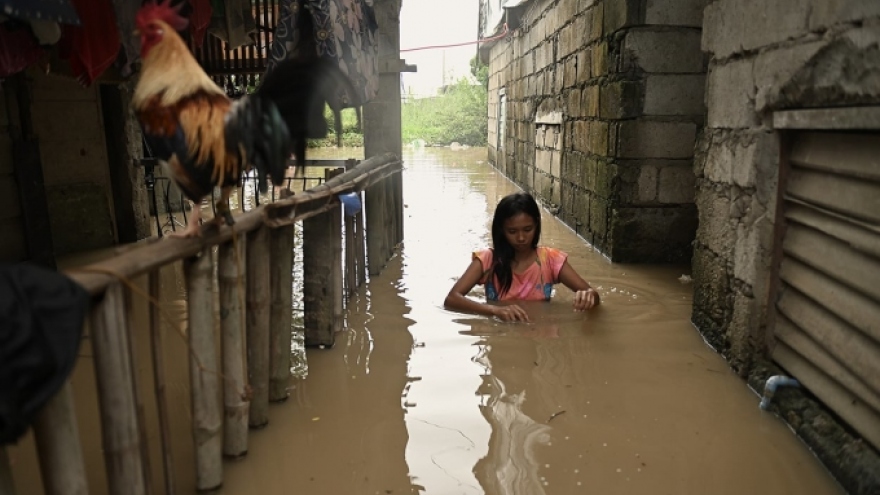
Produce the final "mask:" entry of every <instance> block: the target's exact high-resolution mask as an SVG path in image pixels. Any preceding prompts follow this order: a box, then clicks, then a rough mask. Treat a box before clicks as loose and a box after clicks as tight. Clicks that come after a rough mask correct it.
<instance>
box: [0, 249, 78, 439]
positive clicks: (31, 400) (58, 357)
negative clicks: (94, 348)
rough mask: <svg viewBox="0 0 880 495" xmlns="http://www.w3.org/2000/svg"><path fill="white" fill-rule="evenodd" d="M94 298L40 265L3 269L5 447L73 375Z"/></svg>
mask: <svg viewBox="0 0 880 495" xmlns="http://www.w3.org/2000/svg"><path fill="white" fill-rule="evenodd" d="M88 308H89V294H88V293H87V292H86V291H85V289H83V288H82V287H80V286H79V285H77V284H76V283H74V282H73V281H72V280H70V279H69V278H67V277H66V276H64V275H62V274H60V273H57V272H54V271H51V270H47V269H45V268H41V267H37V266H35V265H28V264H20V265H0V446H2V445H6V444H10V443H14V442H16V441H17V440H18V439H19V438H21V436H22V435H23V434H24V433H25V431H27V428H28V426H29V425H30V424H31V423H32V422H33V420H34V418H35V417H36V415H37V414H38V413H39V412H40V410H41V409H42V408H43V406H44V405H45V404H46V402H47V401H48V400H49V399H51V398H52V397H53V396H54V395H55V394H56V393H57V392H58V390H60V389H61V386H62V385H64V382H65V381H66V380H67V377H68V376H69V375H70V372H71V371H72V370H73V365H74V363H75V362H76V357H77V353H78V352H79V344H80V339H81V337H82V327H83V320H84V318H85V316H86V312H87V311H88Z"/></svg>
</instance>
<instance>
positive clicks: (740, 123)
mask: <svg viewBox="0 0 880 495" xmlns="http://www.w3.org/2000/svg"><path fill="white" fill-rule="evenodd" d="M878 40H880V2H875V1H859V0H779V1H774V2H765V1H762V0H719V1H716V2H714V3H712V4H711V5H709V6H708V7H707V8H706V11H705V26H704V31H703V41H702V46H703V49H704V50H705V51H706V52H707V53H708V54H709V55H710V63H709V76H708V84H707V92H706V101H707V104H708V121H707V126H706V130H705V132H704V133H703V135H702V137H701V138H700V140H699V143H698V145H697V159H696V163H695V170H696V175H697V193H696V200H697V207H698V209H699V229H698V231H697V238H696V242H695V247H694V260H693V271H694V281H695V292H694V310H693V321H694V323H695V324H696V325H697V327H698V328H699V329H700V330H701V331H702V332H703V334H704V335H705V336H706V337H707V338H708V340H709V341H710V343H712V344H713V345H714V346H715V347H716V348H717V349H718V350H719V351H720V352H722V353H723V354H724V355H725V356H726V357H727V358H728V360H729V361H730V362H731V365H732V366H733V367H734V369H735V370H737V371H738V372H740V373H741V374H743V375H747V374H748V373H749V369H750V366H751V364H752V361H753V360H754V359H755V358H757V357H760V356H762V355H763V354H764V351H765V349H766V344H765V325H766V313H767V291H768V284H769V275H770V263H771V260H770V257H771V252H772V249H773V229H774V220H775V212H776V188H777V179H778V175H777V174H778V170H779V153H780V137H779V134H778V133H777V132H776V131H775V130H774V129H773V128H772V112H773V111H774V110H776V109H783V108H787V109H793V108H806V107H825V106H841V105H861V104H869V103H874V104H876V103H878V102H880V47H878Z"/></svg>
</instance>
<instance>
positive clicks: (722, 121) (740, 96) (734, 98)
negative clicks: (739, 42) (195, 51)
mask: <svg viewBox="0 0 880 495" xmlns="http://www.w3.org/2000/svg"><path fill="white" fill-rule="evenodd" d="M753 67H754V60H753V59H752V58H748V59H744V60H737V61H734V62H730V63H727V64H724V65H719V66H716V67H714V68H713V69H712V70H711V71H709V82H708V97H707V99H706V101H707V105H708V107H709V118H708V125H709V127H715V128H728V129H730V128H744V127H755V126H757V125H758V115H757V114H756V113H755V77H754V70H753Z"/></svg>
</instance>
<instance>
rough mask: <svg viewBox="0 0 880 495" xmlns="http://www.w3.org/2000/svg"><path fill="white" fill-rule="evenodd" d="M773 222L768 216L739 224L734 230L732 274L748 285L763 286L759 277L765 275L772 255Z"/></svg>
mask: <svg viewBox="0 0 880 495" xmlns="http://www.w3.org/2000/svg"><path fill="white" fill-rule="evenodd" d="M773 225H774V223H773V220H772V217H770V216H768V215H763V216H761V217H759V218H758V219H757V220H756V221H755V222H754V223H752V224H750V225H749V224H746V223H740V224H738V225H737V228H736V241H735V245H734V248H733V261H734V262H733V274H734V276H735V277H736V278H738V279H740V280H742V281H743V282H745V283H747V284H749V285H752V286H754V285H757V284H763V281H761V280H759V277H761V276H763V275H764V274H766V272H767V269H766V267H768V266H770V258H771V257H772V253H773Z"/></svg>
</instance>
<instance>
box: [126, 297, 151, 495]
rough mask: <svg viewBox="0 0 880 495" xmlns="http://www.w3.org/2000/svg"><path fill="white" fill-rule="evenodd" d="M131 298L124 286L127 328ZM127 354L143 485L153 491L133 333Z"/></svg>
mask: <svg viewBox="0 0 880 495" xmlns="http://www.w3.org/2000/svg"><path fill="white" fill-rule="evenodd" d="M131 306H132V300H131V289H129V288H128V287H126V288H125V310H126V318H128V328H130V329H131V328H134V319H133V315H134V313H133V312H132V311H131ZM128 355H129V356H130V359H131V368H132V370H133V372H132V374H131V390H132V392H134V403H135V410H136V411H137V423H138V436H139V437H140V439H141V459H142V462H143V471H144V487H146V490H147V493H153V470H152V469H151V468H150V448H149V445H148V443H147V442H148V438H147V420H146V412H145V411H144V397H143V395H141V390H140V383H139V381H140V380H139V379H138V373H137V369H138V366H137V356H138V353H137V352H136V342H135V338H134V335H129V339H128Z"/></svg>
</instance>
